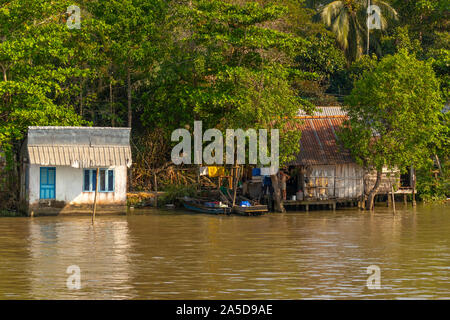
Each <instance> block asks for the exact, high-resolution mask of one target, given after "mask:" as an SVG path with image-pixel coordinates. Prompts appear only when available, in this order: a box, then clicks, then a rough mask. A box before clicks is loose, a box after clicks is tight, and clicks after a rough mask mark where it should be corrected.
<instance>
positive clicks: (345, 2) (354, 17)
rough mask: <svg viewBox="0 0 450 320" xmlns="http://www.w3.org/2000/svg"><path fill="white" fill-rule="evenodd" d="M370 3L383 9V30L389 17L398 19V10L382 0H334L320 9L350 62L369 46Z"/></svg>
mask: <svg viewBox="0 0 450 320" xmlns="http://www.w3.org/2000/svg"><path fill="white" fill-rule="evenodd" d="M369 3H370V4H371V5H377V6H378V7H379V8H380V9H381V19H380V20H381V21H380V22H381V23H380V24H381V30H385V29H386V28H387V26H388V23H387V19H386V18H389V19H396V18H397V12H396V11H395V9H394V8H392V7H391V6H390V5H389V4H388V3H386V2H385V1H381V0H371V1H369V0H341V1H332V2H331V3H329V4H327V5H325V6H324V7H323V8H322V9H321V11H320V18H321V20H322V21H323V22H324V23H325V25H326V26H327V27H330V28H331V31H333V33H334V34H336V38H337V42H338V43H339V45H340V46H341V48H342V49H343V50H344V51H345V55H346V56H347V59H348V61H349V62H352V61H355V60H356V59H358V58H359V57H361V56H362V54H363V52H364V48H365V46H368V37H367V35H368V30H367V8H368V5H369Z"/></svg>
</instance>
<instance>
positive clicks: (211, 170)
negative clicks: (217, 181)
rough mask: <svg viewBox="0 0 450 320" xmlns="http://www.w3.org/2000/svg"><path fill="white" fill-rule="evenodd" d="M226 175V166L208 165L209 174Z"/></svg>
mask: <svg viewBox="0 0 450 320" xmlns="http://www.w3.org/2000/svg"><path fill="white" fill-rule="evenodd" d="M224 175H225V168H224V167H208V176H210V177H211V178H214V177H221V176H224Z"/></svg>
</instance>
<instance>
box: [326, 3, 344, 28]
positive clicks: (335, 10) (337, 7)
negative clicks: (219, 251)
mask: <svg viewBox="0 0 450 320" xmlns="http://www.w3.org/2000/svg"><path fill="white" fill-rule="evenodd" d="M344 7H345V6H344V2H343V1H333V2H331V3H329V4H327V5H326V6H325V7H323V9H322V11H321V12H320V18H321V19H322V22H323V23H325V25H326V26H327V27H330V26H331V23H332V21H333V20H334V18H335V17H336V16H337V15H338V14H339V12H341V10H342V9H343V8H344Z"/></svg>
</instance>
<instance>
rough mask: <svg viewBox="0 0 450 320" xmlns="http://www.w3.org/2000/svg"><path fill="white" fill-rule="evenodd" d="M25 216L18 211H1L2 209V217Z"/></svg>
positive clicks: (0, 214) (0, 212) (0, 213)
mask: <svg viewBox="0 0 450 320" xmlns="http://www.w3.org/2000/svg"><path fill="white" fill-rule="evenodd" d="M23 216H24V215H23V214H22V213H20V212H17V211H11V210H1V209H0V217H23Z"/></svg>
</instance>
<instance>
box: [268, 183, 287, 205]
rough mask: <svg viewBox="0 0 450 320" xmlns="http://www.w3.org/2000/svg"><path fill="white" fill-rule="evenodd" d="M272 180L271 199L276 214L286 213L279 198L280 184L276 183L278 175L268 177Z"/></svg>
mask: <svg viewBox="0 0 450 320" xmlns="http://www.w3.org/2000/svg"><path fill="white" fill-rule="evenodd" d="M270 178H271V180H272V187H273V199H274V201H275V208H274V209H275V211H276V212H286V209H284V206H283V200H282V197H281V190H280V183H279V181H278V175H277V174H274V175H271V176H270Z"/></svg>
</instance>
